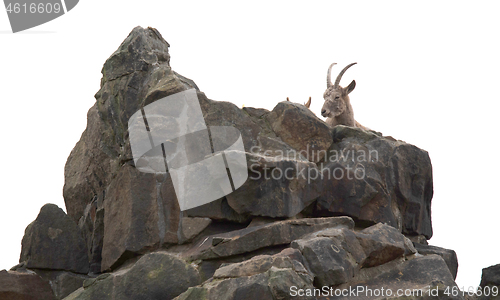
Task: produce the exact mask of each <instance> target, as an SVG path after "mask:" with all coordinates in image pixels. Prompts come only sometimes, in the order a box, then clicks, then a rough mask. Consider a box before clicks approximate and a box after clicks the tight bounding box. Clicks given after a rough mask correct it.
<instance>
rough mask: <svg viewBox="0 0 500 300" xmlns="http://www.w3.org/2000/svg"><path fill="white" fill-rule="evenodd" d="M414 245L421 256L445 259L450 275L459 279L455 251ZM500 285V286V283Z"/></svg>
mask: <svg viewBox="0 0 500 300" xmlns="http://www.w3.org/2000/svg"><path fill="white" fill-rule="evenodd" d="M413 245H414V246H415V249H416V250H417V251H418V253H420V254H423V255H429V254H437V255H439V256H441V257H442V258H443V259H444V261H445V262H446V265H447V266H448V269H449V270H450V273H451V275H452V276H453V279H456V278H457V273H458V258H457V253H456V252H455V251H454V250H451V249H445V248H441V247H437V246H431V245H422V244H419V243H413ZM499 282H500V281H499ZM499 285H500V283H499Z"/></svg>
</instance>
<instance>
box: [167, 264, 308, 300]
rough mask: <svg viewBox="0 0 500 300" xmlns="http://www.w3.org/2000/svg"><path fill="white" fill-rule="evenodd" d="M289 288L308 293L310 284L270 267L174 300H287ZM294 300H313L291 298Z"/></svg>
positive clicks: (191, 290) (289, 270)
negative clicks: (304, 290) (305, 290)
mask: <svg viewBox="0 0 500 300" xmlns="http://www.w3.org/2000/svg"><path fill="white" fill-rule="evenodd" d="M290 287H296V288H297V289H312V288H313V286H312V284H311V282H310V281H308V280H307V279H304V277H303V276H300V275H299V274H298V273H297V272H296V271H295V270H294V269H293V267H290V266H283V267H281V268H280V267H275V266H271V267H270V268H269V269H267V271H265V272H262V273H257V274H255V275H249V276H235V277H228V278H221V279H217V280H214V281H209V282H207V283H204V284H203V285H202V286H198V287H192V288H189V289H188V290H187V291H186V292H185V293H183V294H181V295H180V296H179V297H177V298H175V299H176V300H199V299H207V300H230V299H241V300H254V299H261V300H274V299H290ZM294 299H300V300H305V299H311V300H312V299H314V298H311V297H295V298H294Z"/></svg>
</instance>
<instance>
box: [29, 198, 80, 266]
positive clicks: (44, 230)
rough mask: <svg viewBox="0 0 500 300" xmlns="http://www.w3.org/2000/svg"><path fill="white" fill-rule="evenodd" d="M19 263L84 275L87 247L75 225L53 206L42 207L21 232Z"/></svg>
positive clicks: (60, 210)
mask: <svg viewBox="0 0 500 300" xmlns="http://www.w3.org/2000/svg"><path fill="white" fill-rule="evenodd" d="M19 261H20V262H25V267H26V268H29V269H52V270H66V271H72V272H75V273H82V274H87V273H88V271H89V260H88V256H87V247H86V245H85V242H84V240H83V238H82V235H81V232H80V229H79V228H78V226H77V225H76V223H75V222H74V221H73V220H72V219H71V218H70V217H69V216H68V215H66V214H65V213H64V211H63V210H62V209H60V208H59V207H57V205H54V204H45V205H44V206H43V207H42V208H41V209H40V213H39V214H38V216H37V218H36V219H35V221H33V222H32V223H31V224H30V225H28V227H26V230H25V232H24V237H23V240H22V248H21V257H20V258H19Z"/></svg>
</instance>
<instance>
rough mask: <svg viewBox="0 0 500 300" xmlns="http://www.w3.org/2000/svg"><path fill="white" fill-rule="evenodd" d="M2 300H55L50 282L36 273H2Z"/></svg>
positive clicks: (0, 285)
mask: <svg viewBox="0 0 500 300" xmlns="http://www.w3.org/2000/svg"><path fill="white" fill-rule="evenodd" d="M0 299H2V300H55V299H56V298H55V296H54V294H53V293H52V290H51V289H50V285H49V283H48V282H46V281H44V280H42V278H40V277H39V276H38V275H36V274H35V273H26V272H16V271H6V270H2V271H0Z"/></svg>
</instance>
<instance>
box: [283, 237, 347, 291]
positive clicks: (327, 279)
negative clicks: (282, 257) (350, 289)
mask: <svg viewBox="0 0 500 300" xmlns="http://www.w3.org/2000/svg"><path fill="white" fill-rule="evenodd" d="M292 247H294V248H297V249H299V250H300V252H302V255H303V256H304V258H305V259H306V261H307V265H308V266H309V268H310V270H311V272H312V273H313V274H314V285H315V286H318V287H321V286H333V285H338V284H341V283H346V282H348V281H349V280H350V279H351V278H352V277H353V276H354V272H355V271H354V269H355V268H356V267H357V266H356V265H355V264H352V263H351V261H350V260H349V258H348V253H347V251H345V250H344V249H342V246H341V243H340V241H338V240H336V239H331V238H327V237H316V238H312V239H307V240H296V241H294V242H293V243H292Z"/></svg>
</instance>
